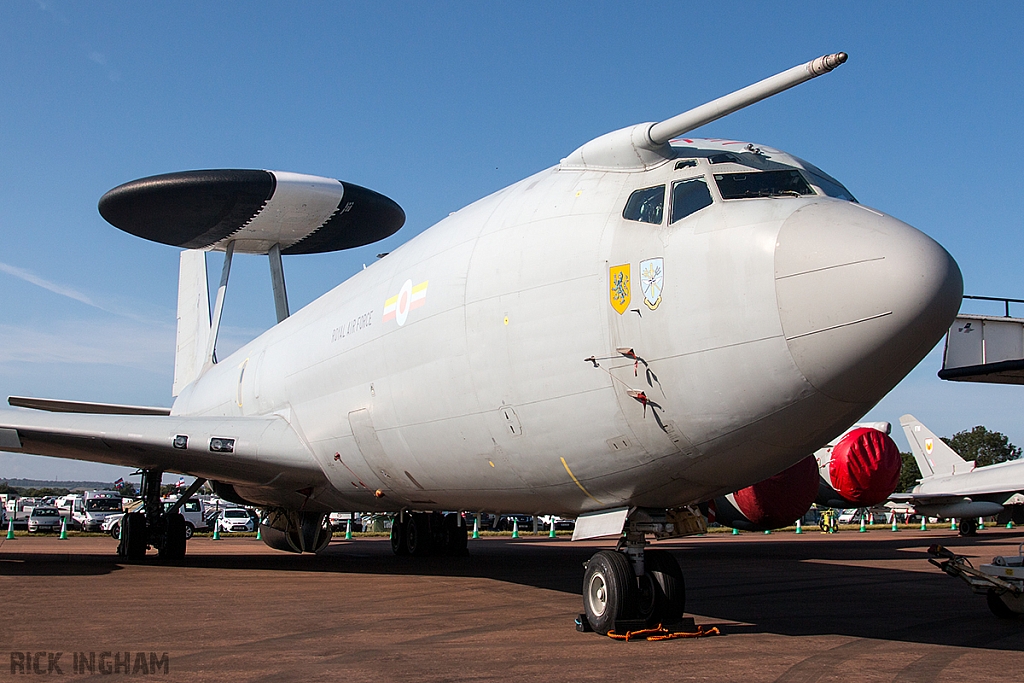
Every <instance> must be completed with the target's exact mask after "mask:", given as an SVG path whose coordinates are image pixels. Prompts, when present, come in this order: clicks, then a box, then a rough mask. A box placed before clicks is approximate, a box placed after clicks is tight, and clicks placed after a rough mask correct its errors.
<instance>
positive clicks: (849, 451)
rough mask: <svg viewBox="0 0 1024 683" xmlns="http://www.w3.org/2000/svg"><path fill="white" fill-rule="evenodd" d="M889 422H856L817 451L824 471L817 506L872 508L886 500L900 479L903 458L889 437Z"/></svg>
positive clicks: (816, 456)
mask: <svg viewBox="0 0 1024 683" xmlns="http://www.w3.org/2000/svg"><path fill="white" fill-rule="evenodd" d="M890 428H891V427H890V425H889V423H888V422H876V423H872V424H870V425H854V426H853V427H851V428H850V429H849V430H847V431H846V433H844V434H843V435H842V436H840V437H839V438H838V439H837V440H836V441H834V442H833V443H831V444H829V445H828V446H826V447H825V448H822V449H820V450H818V451H816V452H815V454H814V457H815V460H816V461H817V463H818V469H819V471H820V473H821V481H820V484H819V490H818V495H817V498H816V499H815V501H814V502H816V503H817V504H818V505H823V506H826V507H836V508H862V507H871V506H872V505H878V504H879V503H883V502H885V500H886V499H887V498H888V497H889V496H890V495H892V493H893V491H895V490H896V486H897V485H898V484H899V481H900V468H901V467H902V465H903V461H902V459H901V458H900V450H899V448H897V447H896V443H895V442H894V441H893V440H892V439H891V438H889V430H890Z"/></svg>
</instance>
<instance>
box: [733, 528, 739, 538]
mask: <svg viewBox="0 0 1024 683" xmlns="http://www.w3.org/2000/svg"><path fill="white" fill-rule="evenodd" d="M732 535H733V536H739V535H740V530H739V529H737V528H736V527H733V528H732Z"/></svg>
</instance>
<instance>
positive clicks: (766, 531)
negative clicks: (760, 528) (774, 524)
mask: <svg viewBox="0 0 1024 683" xmlns="http://www.w3.org/2000/svg"><path fill="white" fill-rule="evenodd" d="M771 532H772V530H771V529H765V530H764V533H765V534H766V535H767V534H770V533H771Z"/></svg>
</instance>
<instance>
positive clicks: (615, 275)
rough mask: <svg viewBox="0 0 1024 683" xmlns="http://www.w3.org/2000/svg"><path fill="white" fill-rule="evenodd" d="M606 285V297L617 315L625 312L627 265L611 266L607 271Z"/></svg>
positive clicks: (627, 288) (627, 294) (627, 298)
mask: <svg viewBox="0 0 1024 683" xmlns="http://www.w3.org/2000/svg"><path fill="white" fill-rule="evenodd" d="M608 284H609V287H610V291H609V292H608V296H609V298H610V299H611V302H612V308H614V309H615V310H616V311H617V312H618V314H619V315H622V314H623V313H625V312H626V308H627V307H628V306H629V299H630V296H629V264H628V263H624V264H622V265H621V266H612V267H611V268H609V269H608Z"/></svg>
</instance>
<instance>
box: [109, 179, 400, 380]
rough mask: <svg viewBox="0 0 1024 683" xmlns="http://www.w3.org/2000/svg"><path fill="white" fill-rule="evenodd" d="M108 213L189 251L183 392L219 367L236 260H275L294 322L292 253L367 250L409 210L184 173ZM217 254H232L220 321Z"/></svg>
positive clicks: (353, 193)
mask: <svg viewBox="0 0 1024 683" xmlns="http://www.w3.org/2000/svg"><path fill="white" fill-rule="evenodd" d="M99 210H100V214H101V215H102V216H103V217H104V218H105V219H106V220H107V221H108V222H109V223H110V224H111V225H114V226H115V227H117V228H120V229H121V230H124V231H125V232H129V233H131V234H133V235H137V236H138V237H142V238H144V239H148V240H152V241H154V242H160V243H163V244H170V245H173V246H176V247H184V248H185V250H186V251H185V252H183V253H182V257H181V270H180V276H179V288H178V297H179V301H178V340H177V347H176V356H175V380H174V392H175V394H174V395H177V393H178V392H179V391H180V390H181V389H182V388H184V386H185V385H187V384H188V383H190V382H192V381H195V379H197V378H198V377H199V375H201V374H202V373H203V372H204V371H205V370H206V369H207V368H209V367H210V366H212V365H213V364H214V363H215V362H216V348H217V336H218V332H219V331H220V323H221V317H222V315H223V312H224V299H225V296H226V294H227V286H228V278H229V275H230V273H231V261H232V259H233V257H234V255H235V253H242V254H266V255H267V256H268V258H269V260H270V279H271V284H272V287H273V291H274V308H275V311H276V313H277V321H278V322H279V323H280V322H281V321H283V320H285V319H286V318H287V317H288V316H289V307H288V293H287V289H286V287H285V278H284V266H283V264H282V262H281V256H282V255H291V254H316V253H323V252H329V251H340V250H342V249H351V248H353V247H361V246H363V245H366V244H371V243H373V242H376V241H378V240H381V239H384V238H385V237H389V236H390V235H393V234H394V233H395V232H397V231H398V229H399V228H401V227H402V224H403V223H405V212H404V211H402V207H400V206H399V205H398V204H396V203H395V202H394V201H392V200H391V199H389V198H387V197H385V196H384V195H382V194H380V193H377V192H374V191H373V190H368V189H366V188H365V187H360V186H359V185H353V184H351V183H342V182H341V181H340V180H334V179H333V178H322V177H319V176H311V175H302V174H298V173H287V172H284V171H260V170H210V171H184V172H182V173H168V174H165V175H159V176H152V177H149V178H142V179H140V180H133V181H132V182H130V183H125V184H124V185H120V186H118V187H115V188H114V189H113V190H111V191H110V192H107V193H106V194H105V195H103V197H102V198H101V199H100V203H99ZM208 251H223V252H224V265H223V268H222V270H221V278H220V284H219V286H218V288H217V297H216V300H215V304H214V310H213V316H212V319H211V317H210V312H209V295H208V288H207V278H206V267H205V263H206V252H208ZM200 289H202V290H203V291H202V292H200ZM200 353H203V356H199V355H198V354H200ZM179 370H180V372H179Z"/></svg>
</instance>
